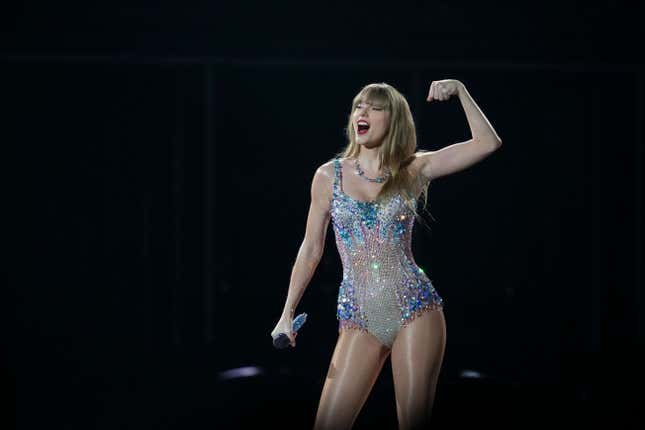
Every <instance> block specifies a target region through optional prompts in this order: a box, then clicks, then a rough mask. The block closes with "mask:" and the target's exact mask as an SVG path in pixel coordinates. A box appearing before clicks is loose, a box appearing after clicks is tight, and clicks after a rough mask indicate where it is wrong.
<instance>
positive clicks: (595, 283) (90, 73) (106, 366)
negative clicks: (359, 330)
mask: <svg viewBox="0 0 645 430" xmlns="http://www.w3.org/2000/svg"><path fill="white" fill-rule="evenodd" d="M220 6H221V5H220ZM256 6H257V7H258V8H259V10H255V11H254V13H253V14H245V13H243V12H244V10H243V9H242V7H241V6H231V5H228V6H227V7H226V8H224V9H223V10H222V9H218V7H217V5H210V6H208V5H206V4H202V5H201V6H200V8H195V9H194V10H188V9H186V10H183V11H181V12H180V11H178V10H174V9H173V10H171V9H170V8H169V7H166V6H163V7H161V9H156V8H153V7H152V6H140V7H136V8H135V7H129V8H126V7H123V8H119V7H117V6H116V5H113V6H111V7H107V6H105V7H104V9H101V8H99V9H93V10H89V9H86V8H83V7H79V8H76V9H70V10H71V11H72V12H73V13H72V14H71V15H64V14H63V13H62V11H61V10H58V9H57V10H56V11H54V10H53V9H51V10H47V9H46V8H44V7H43V9H40V12H39V13H36V11H37V10H38V9H30V8H29V7H27V6H24V7H23V8H22V9H20V8H17V9H16V11H15V15H14V18H15V20H14V21H13V23H14V25H13V26H12V27H11V28H9V30H8V31H9V35H10V37H8V38H7V39H5V40H4V42H3V46H4V51H3V52H4V55H3V57H2V60H3V61H2V75H3V79H2V93H3V104H4V105H5V109H4V110H5V112H6V117H5V118H6V121H7V124H6V125H7V127H5V132H4V134H5V137H4V139H3V141H4V142H5V145H6V147H7V148H8V149H9V153H10V155H14V154H15V155H16V159H17V160H19V161H20V162H21V163H20V164H14V163H12V162H10V163H9V166H8V167H10V168H9V169H8V172H10V177H9V178H8V180H7V182H6V184H7V185H8V188H9V195H10V196H12V197H15V204H11V205H10V208H11V209H13V213H14V214H15V215H16V218H15V220H16V221H17V222H16V223H15V224H13V223H12V224H10V225H9V226H8V228H9V231H8V233H9V236H10V237H12V238H15V239H16V241H14V242H12V244H15V245H12V248H11V249H10V254H11V255H10V259H9V260H8V262H9V269H10V270H9V273H10V277H9V280H10V283H9V284H10V286H11V288H10V290H9V291H10V294H11V299H12V300H11V302H13V304H14V312H13V313H12V315H15V318H12V319H11V321H10V323H11V331H10V333H9V337H8V339H9V343H8V356H7V357H8V362H7V363H8V366H7V369H8V372H7V377H8V381H9V383H10V384H11V385H12V386H14V387H15V394H16V397H15V399H16V403H15V406H16V408H15V411H16V419H17V428H41V427H42V426H43V425H45V424H46V425H47V426H48V427H49V428H101V429H103V428H105V429H107V428H138V429H140V428H207V427H208V428H212V427H213V426H218V425H219V426H222V427H223V428H241V427H242V426H243V425H245V424H251V423H254V422H256V421H260V422H264V423H266V424H272V425H275V423H277V422H279V420H280V418H279V417H280V415H279V413H278V411H277V410H276V409H275V408H280V407H289V408H292V409H291V413H290V418H289V419H288V420H287V421H286V422H284V423H283V424H282V425H284V426H287V427H289V426H291V427H293V428H307V427H310V426H311V424H313V418H314V415H315V411H316V409H315V408H316V406H317V401H318V397H319V395H320V390H321V389H322V384H323V382H324V376H325V374H326V371H327V366H328V364H329V359H330V358H331V354H332V351H333V346H334V343H335V339H336V335H337V331H336V320H335V305H336V303H335V300H336V294H337V288H338V287H337V286H338V283H339V282H340V277H341V267H340V260H339V257H338V253H337V251H336V249H335V244H334V238H333V232H332V231H331V228H330V230H329V231H328V235H327V243H326V247H325V254H324V257H323V259H322V260H321V262H320V265H319V267H318V269H317V271H316V273H315V275H314V278H313V279H312V281H311V283H310V285H309V287H308V289H307V290H306V292H305V295H304V297H303V299H302V301H301V304H300V306H299V308H298V311H299V312H300V311H305V312H307V313H308V314H309V318H310V320H309V322H308V323H307V326H306V329H304V330H303V333H302V334H301V336H299V338H298V346H297V348H296V349H293V350H288V351H276V350H274V349H273V347H272V345H271V339H270V335H269V333H270V331H271V330H272V328H273V326H274V325H275V323H276V321H277V318H278V317H279V315H280V312H281V310H282V306H283V304H284V299H285V298H286V290H287V287H288V281H289V276H290V273H291V268H292V264H293V262H294V259H295V255H296V253H297V250H298V247H299V246H300V241H301V240H302V236H303V233H304V226H305V221H306V215H307V209H308V204H309V189H310V184H311V178H312V176H313V172H314V171H315V169H316V167H317V166H319V165H320V164H322V163H323V162H325V161H327V160H328V159H329V158H330V157H331V156H332V155H333V153H335V152H337V151H338V150H339V149H340V148H342V147H343V145H344V143H345V141H344V134H343V127H344V126H345V122H346V116H347V113H348V109H349V103H350V102H351V98H352V97H353V95H354V94H355V93H356V92H357V91H358V89H360V87H361V86H362V85H364V84H366V83H369V82H377V81H378V82H381V81H384V82H388V83H390V84H392V85H394V86H395V87H397V88H398V89H399V90H400V91H401V92H403V93H404V95H405V96H406V97H407V98H408V100H409V102H410V105H411V107H412V109H413V114H414V117H415V121H416V124H417V127H418V133H419V148H422V149H431V150H434V149H438V148H440V147H442V146H445V145H447V144H450V143H454V142H457V141H463V140H466V139H468V138H469V137H470V135H469V130H468V124H467V122H466V119H465V116H464V115H463V111H462V109H461V106H460V104H459V101H458V100H457V99H451V100H450V101H448V102H444V103H440V102H437V103H432V104H427V103H426V102H425V97H426V93H427V91H428V87H429V84H430V82H431V81H432V80H438V79H445V78H455V79H459V80H461V81H462V82H464V83H465V84H466V86H467V88H468V90H469V92H470V93H471V95H472V96H473V97H474V99H475V100H476V102H477V103H478V104H479V106H480V107H481V108H482V110H483V111H484V113H485V114H486V115H487V117H488V119H489V120H490V121H491V123H492V124H493V126H494V127H495V129H496V131H497V132H498V134H499V135H500V137H501V138H502V139H503V141H504V146H503V147H502V148H501V149H500V150H499V151H498V152H496V153H494V154H493V155H492V156H491V157H490V158H488V159H486V160H485V161H484V162H482V163H480V164H478V165H476V166H474V167H472V168H470V169H468V170H466V171H463V172H460V173H458V174H455V175H452V176H449V177H444V178H440V179H439V180H437V181H436V182H433V184H432V185H431V187H430V200H429V208H430V212H431V213H432V216H433V218H434V220H431V219H430V218H429V217H426V218H427V220H428V221H429V222H430V226H431V229H430V230H428V229H425V228H424V227H423V226H421V225H416V226H415V234H414V238H413V250H414V253H415V256H416V260H417V262H418V263H419V265H420V266H421V267H423V268H424V269H425V271H426V273H428V274H429V276H430V278H431V279H432V280H433V282H434V284H435V286H436V288H437V290H438V292H439V293H440V294H441V295H442V297H443V298H444V301H445V302H446V308H445V314H446V319H447V326H448V344H447V350H446V357H445V362H444V367H443V370H442V375H441V380H440V385H439V388H438V395H437V396H438V397H437V407H436V412H435V414H436V416H435V418H434V419H435V420H436V422H437V423H439V424H441V426H440V427H445V426H448V425H450V426H453V425H457V424H474V423H479V424H482V423H485V424H491V425H497V426H502V427H504V426H507V427H508V428H515V427H517V426H519V425H522V426H525V425H527V421H529V422H528V424H529V425H530V424H531V423H535V424H542V423H549V422H551V420H552V419H553V418H554V417H555V416H556V415H557V414H558V413H562V414H563V419H564V420H565V422H568V423H571V424H574V423H576V424H580V423H591V422H595V421H598V420H599V419H602V420H606V422H608V423H609V422H615V421H616V420H619V421H621V423H622V424H621V428H626V427H627V426H629V425H635V426H636V425H637V424H636V423H637V421H638V419H639V417H638V414H637V405H638V404H639V403H640V402H641V401H642V398H640V397H639V394H638V393H637V391H636V389H637V388H638V387H639V386H640V384H641V383H642V370H640V368H639V365H640V364H641V363H642V359H643V350H642V346H643V323H642V318H641V314H640V306H641V304H640V300H641V291H642V290H641V288H642V287H641V285H642V280H641V264H642V231H641V217H642V211H641V208H642V199H641V195H640V193H641V191H642V162H643V151H642V144H643V122H642V119H643V69H642V54H640V55H641V56H636V57H635V56H634V55H635V54H634V53H635V52H636V51H633V50H632V49H631V48H633V47H635V46H637V44H638V43H639V39H638V37H639V36H640V35H639V33H638V32H635V31H634V30H630V29H629V27H628V25H627V24H629V23H630V22H631V21H632V20H634V19H636V18H635V14H636V13H637V12H642V7H640V6H635V5H631V4H627V3H625V4H621V5H614V6H610V5H609V4H605V5H601V6H595V8H594V7H592V6H588V9H577V8H575V7H573V6H571V8H570V9H568V8H564V9H562V8H561V9H560V12H559V14H556V15H549V14H547V13H546V12H544V11H543V10H542V9H540V10H539V11H538V10H537V9H536V10H532V9H530V8H528V7H526V9H522V10H515V11H512V10H511V11H509V10H505V11H504V12H503V14H502V17H503V18H506V19H508V21H505V22H506V23H507V27H506V29H507V30H506V31H501V30H500V28H501V27H500V26H496V27H493V28H494V30H491V31H490V32H485V31H484V29H485V28H486V27H485V26H484V24H482V23H481V22H479V21H477V20H475V19H474V18H475V12H476V11H475V10H473V9H464V10H467V11H468V12H462V14H461V15H459V17H461V19H462V21H463V23H466V22H470V23H471V24H472V26H471V27H468V30H465V29H464V28H462V27H459V26H456V25H455V26H453V27H451V26H449V25H448V24H447V23H446V21H445V20H443V21H442V22H443V23H442V24H438V25H436V26H430V27H427V28H425V29H423V30H412V29H410V28H409V27H408V26H405V25H403V24H402V23H401V21H400V20H399V21H396V22H398V24H397V26H395V27H394V28H396V29H398V30H400V31H399V33H398V34H399V36H397V37H398V38H388V37H386V35H383V34H381V33H377V34H376V35H374V34H373V33H371V31H370V29H371V28H372V27H370V26H362V25H359V26H357V27H352V26H351V25H350V26H349V27H348V28H345V29H342V30H339V31H338V32H336V33H334V32H332V31H331V27H330V28H328V32H327V33H325V35H326V37H327V39H323V38H322V37H321V36H320V34H319V33H317V32H316V31H314V30H315V29H317V28H319V27H318V26H321V27H320V28H322V26H323V24H317V25H316V26H315V27H314V28H310V27H307V26H305V25H304V24H302V21H301V20H298V19H297V18H298V17H300V16H301V15H299V13H303V12H304V11H302V10H299V9H297V10H290V11H291V12H290V13H292V15H290V16H291V17H292V18H293V20H292V21H291V20H287V18H285V17H284V15H283V14H281V13H280V12H281V11H282V12H284V10H281V9H279V7H278V10H269V9H265V8H266V6H262V5H259V4H258V5H256ZM222 7H223V6H222ZM447 7H448V6H445V5H444V9H441V8H440V9H439V10H440V11H442V12H440V13H444V14H446V13H447V15H446V16H447V17H453V18H454V15H450V14H449V13H448V12H449V11H447V10H446V9H445V8H447ZM358 10H359V9H358V7H356V9H350V11H354V12H357V11H358ZM428 10H431V9H427V6H426V5H425V4H424V3H420V2H417V3H415V4H413V5H411V6H410V9H407V10H405V11H401V10H400V9H398V8H395V9H394V11H395V12H394V14H395V16H394V17H391V18H397V16H398V15H397V14H402V16H403V15H405V16H406V17H410V20H411V22H412V23H414V24H415V25H417V28H418V27H419V26H421V21H422V20H421V18H419V14H422V13H425V12H427V11H428ZM584 10H586V12H584V13H583V12H581V11H584ZM477 11H478V12H481V13H483V11H482V10H479V9H478V10H477ZM496 11H498V10H497V9H490V10H487V11H485V12H486V14H484V15H482V16H485V17H488V19H489V20H491V21H490V22H498V23H499V22H501V21H502V17H499V15H496V14H495V12H496ZM126 12H127V13H126ZM261 12H263V13H265V14H269V15H268V16H267V19H259V18H258V14H261ZM371 13H373V12H371ZM542 13H544V15H543V14H542ZM581 13H582V15H583V16H586V18H585V19H582V18H580V14H581ZM603 13H604V15H603ZM326 14H331V12H330V11H327V12H326V13H322V12H321V13H320V14H319V15H318V17H319V18H325V17H326V16H327V15H326ZM531 14H533V18H536V17H543V18H548V19H549V21H548V23H549V24H550V27H549V28H548V29H547V28H542V27H539V28H538V27H531V26H528V27H522V26H521V25H520V24H519V23H520V22H522V19H520V17H526V16H528V15H531ZM585 14H586V15H585ZM70 16H71V17H76V18H77V19H74V20H72V19H71V18H70ZM209 16H210V17H212V18H213V20H214V21H208V20H207V18H206V17H209ZM303 16H304V15H303ZM338 16H340V17H341V18H339V19H340V23H343V24H348V23H347V22H345V20H348V19H349V18H347V16H346V15H344V14H339V15H338ZM574 16H575V17H578V20H573V21H571V20H569V21H567V19H565V18H571V17H574ZM603 16H604V17H605V18H607V19H609V21H603V20H602V19H601V18H602V17H603ZM188 17H192V18H190V19H188ZM227 17H229V18H230V19H229V18H227ZM81 18H82V19H81ZM143 18H146V19H145V21H144V20H143ZM269 18H271V19H269ZM400 18H401V19H402V17H400ZM235 19H239V20H240V22H244V28H246V29H247V30H248V31H247V32H246V33H244V32H243V30H242V29H240V28H238V27H235V26H233V25H232V24H231V22H233V21H235ZM139 20H140V21H139ZM495 20H499V21H495ZM269 21H271V22H273V24H275V27H274V32H273V33H270V32H269V33H266V31H267V30H269V28H268V27H269V24H268V22H269ZM212 22H218V23H219V25H213V26H212V28H211V24H212ZM430 22H435V21H433V20H430ZM531 22H532V21H531ZM601 22H609V23H610V24H611V25H612V26H613V27H612V28H613V29H614V30H615V31H614V32H613V33H612V36H611V37H610V36H608V34H609V32H608V31H607V30H604V29H603V27H599V24H598V23H601ZM54 23H58V25H59V26H60V25H61V24H62V23H66V24H67V25H66V26H62V27H60V28H66V30H65V31H62V32H57V31H52V30H53V29H54V28H59V27H58V26H56V25H54ZM153 23H156V25H158V26H159V28H157V29H156V31H153V30H152V29H153V28H154V25H155V24H153ZM287 23H289V24H290V25H292V26H293V27H291V28H292V30H293V31H294V33H293V34H292V35H291V36H290V34H289V33H288V32H287V31H286V30H285V28H286V27H285V25H286V24H287ZM340 23H339V24H337V25H340ZM47 24H49V26H48V25H47ZM90 24H93V25H90ZM117 24H118V25H117ZM173 24H176V26H173ZM349 24H351V23H349ZM453 24H455V23H454V22H453ZM527 25H528V24H527ZM509 26H510V27H509ZM251 27H252V30H253V31H251V30H250V28H251ZM378 28H381V27H378ZM211 30H212V34H211V33H209V32H210V31H211ZM354 30H356V32H358V33H359V34H357V35H354V34H352V33H354ZM477 30H481V33H477V32H476V31H477ZM298 32H299V33H298ZM630 32H632V33H630ZM266 34H272V37H264V35H266ZM297 34H300V35H301V36H302V37H296V35H297ZM126 35H130V36H131V37H132V39H131V41H132V42H133V43H132V45H126V44H125V40H126V37H125V36H126ZM576 35H577V36H576ZM211 36H212V37H211ZM344 36H347V40H343V37H344ZM352 36H361V37H357V39H358V41H353V39H351V37H352ZM504 36H506V37H504ZM509 36H512V37H509ZM574 36H575V37H574ZM178 37H180V38H181V40H179V39H178ZM375 41H377V42H378V43H375ZM527 42H530V43H527ZM617 42H622V43H617ZM428 46H429V47H430V48H431V49H428V50H427V54H423V48H426V47H428ZM435 46H436V48H435ZM357 47H358V51H357V53H356V52H354V51H353V49H357ZM612 47H613V48H612ZM529 48H531V49H529ZM14 225H16V226H18V225H20V226H21V228H14ZM16 257H17V258H16ZM14 258H15V260H14ZM14 261H15V263H14ZM13 269H15V270H13ZM245 366H249V367H250V368H252V369H255V371H256V372H258V373H257V374H256V375H255V376H250V377H248V378H239V379H232V380H228V379H224V378H223V377H222V375H223V373H222V372H224V371H226V370H228V369H233V368H240V367H245ZM467 370H473V371H476V372H480V373H481V374H483V376H484V377H483V378H477V379H473V378H468V377H467V374H464V371H467ZM389 372H390V369H389V367H388V365H386V367H385V368H384V371H383V373H382V375H381V377H380V378H379V381H378V383H377V385H376V386H375V389H374V391H373V393H372V395H371V396H370V398H369V399H368V402H367V403H366V405H365V408H364V410H363V412H361V415H360V416H359V420H358V421H357V426H356V427H357V428H375V427H376V426H377V425H379V426H383V427H384V428H396V412H395V408H394V393H393V387H392V380H391V374H390V373H389ZM617 417H619V418H617ZM388 426H389V427H388Z"/></svg>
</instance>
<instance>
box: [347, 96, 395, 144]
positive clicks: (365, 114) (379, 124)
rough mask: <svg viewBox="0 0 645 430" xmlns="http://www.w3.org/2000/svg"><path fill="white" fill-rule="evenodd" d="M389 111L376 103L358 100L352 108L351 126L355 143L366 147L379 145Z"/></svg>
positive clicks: (383, 134)
mask: <svg viewBox="0 0 645 430" xmlns="http://www.w3.org/2000/svg"><path fill="white" fill-rule="evenodd" d="M388 125H389V113H388V112H387V111H386V110H385V109H384V107H383V106H381V105H379V104H377V103H371V102H366V101H360V102H359V103H358V104H357V105H356V107H355V108H354V113H353V118H352V126H353V127H354V133H355V136H356V143H357V144H359V145H364V146H366V147H368V148H373V147H376V146H379V145H380V144H381V143H383V138H384V137H385V135H386V134H387V129H388Z"/></svg>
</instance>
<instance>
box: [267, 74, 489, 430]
mask: <svg viewBox="0 0 645 430" xmlns="http://www.w3.org/2000/svg"><path fill="white" fill-rule="evenodd" d="M453 95H456V96H458V97H459V100H460V102H461V105H462V107H463V109H464V112H465V114H466V117H467V120H468V124H469V126H470V129H471V132H472V136H473V138H472V139H469V140H468V141H465V142H460V143H455V144H452V145H449V146H446V147H443V148H441V149H440V150H438V151H432V152H427V153H417V154H415V156H416V158H415V159H414V161H413V162H412V163H411V164H410V165H409V168H410V169H411V171H412V172H413V173H414V174H416V175H423V176H425V177H426V178H430V179H437V178H439V177H442V176H447V175H450V174H452V173H455V172H458V171H461V170H463V169H466V168H468V167H470V166H472V165H473V164H475V163H477V162H479V161H481V160H483V159H484V158H485V157H487V156H488V155H490V154H491V153H492V152H494V151H495V150H496V149H498V148H499V147H500V146H501V140H500V139H499V137H498V136H497V134H496V133H495V131H494V130H493V128H492V126H491V125H490V123H489V122H488V120H487V119H486V117H485V116H484V114H483V113H482V112H481V110H480V109H479V107H478V106H477V105H476V104H475V102H474V100H473V99H472V98H471V97H470V95H469V94H468V92H467V91H466V89H465V87H464V85H463V84H462V83H461V82H459V81H456V80H452V79H446V80H442V81H433V82H432V84H431V86H430V90H429V93H428V97H427V101H428V102H433V101H435V100H441V101H443V100H447V99H449V98H450V97H451V96H453ZM360 119H366V120H368V122H369V123H370V130H369V131H368V133H367V134H365V135H358V134H357V140H356V142H357V143H358V144H359V145H360V153H359V155H358V159H359V162H360V164H361V168H362V169H363V170H364V171H365V174H366V175H368V176H369V177H376V176H378V175H380V174H381V173H382V172H379V171H377V170H376V166H377V165H378V164H377V158H376V156H377V154H378V152H377V151H378V147H379V145H381V144H382V141H383V137H384V136H385V135H386V133H387V129H388V126H389V117H388V113H387V112H386V111H384V110H379V109H378V106H373V105H370V104H367V103H365V104H362V105H359V106H358V107H357V109H355V111H354V113H353V126H354V127H355V131H357V122H358V121H359V120H360ZM341 168H342V169H343V191H344V192H345V193H346V194H348V195H350V196H351V197H353V198H356V199H358V200H363V201H368V200H373V199H374V198H375V197H376V195H377V194H378V192H379V190H380V187H382V186H383V185H382V184H378V183H373V182H369V181H365V180H364V179H362V178H358V177H357V176H356V175H355V174H354V173H353V166H352V165H351V163H350V162H349V161H348V160H342V162H341ZM333 178H334V167H333V164H332V162H328V163H325V164H323V165H321V166H319V167H318V169H317V170H316V172H315V173H314V177H313V180H312V184H311V204H310V207H309V214H308V217H307V225H306V231H305V237H304V240H303V242H302V245H301V247H300V249H299V251H298V256H297V258H296V263H295V264H294V268H293V272H292V276H291V281H290V287H289V293H288V295H287V301H286V304H285V308H284V311H283V314H282V316H281V318H280V321H279V322H278V324H277V325H276V327H275V328H274V330H273V332H272V336H273V335H275V334H276V333H278V332H285V333H288V334H289V335H290V340H291V345H292V346H295V336H294V335H293V333H291V332H290V321H291V318H293V314H294V308H295V305H297V303H299V301H300V298H301V297H302V294H303V292H304V289H305V288H306V285H307V284H308V283H309V280H310V279H311V277H312V276H313V273H314V271H315V269H316V267H317V265H318V263H319V261H320V258H321V257H322V253H323V248H324V243H325V236H326V233H327V230H328V225H329V221H330V216H331V215H330V211H329V210H330V203H331V199H332V186H333ZM445 346H446V323H445V318H444V314H443V311H442V310H441V309H437V310H433V311H430V312H425V313H424V314H422V315H421V316H419V317H418V318H416V319H414V320H413V321H411V322H410V323H409V324H408V325H407V326H405V327H402V328H401V331H400V332H399V335H398V336H397V338H396V340H395V342H394V344H393V345H392V349H389V348H387V347H386V346H384V345H382V344H381V343H380V342H379V341H378V340H377V339H376V338H375V337H374V336H373V335H372V334H370V333H366V332H363V331H360V330H341V331H340V333H339V336H338V340H337V343H336V347H335V349H334V353H333V356H332V359H331V363H330V365H329V369H328V372H327V377H326V379H325V383H324V386H323V389H322V393H321V397H320V402H319V405H318V410H317V413H316V419H315V423H314V430H322V429H334V430H339V429H350V428H351V427H352V425H353V424H354V422H355V420H356V418H357V416H358V414H359V412H360V410H361V409H362V407H363V405H364V403H365V401H366V400H367V397H368V396H369V393H370V391H371V389H372V387H373V385H374V383H375V382H376V379H377V377H378V375H379V374H380V371H381V369H382V367H383V364H384V363H385V360H386V359H387V358H388V357H391V360H392V374H393V380H394V390H395V397H396V409H397V416H398V420H399V428H400V429H401V430H412V429H417V428H425V427H426V426H427V424H428V422H429V420H430V414H431V411H432V406H433V404H434V398H435V392H436V385H437V380H438V377H439V373H440V369H441V364H442V361H443V356H444V352H445Z"/></svg>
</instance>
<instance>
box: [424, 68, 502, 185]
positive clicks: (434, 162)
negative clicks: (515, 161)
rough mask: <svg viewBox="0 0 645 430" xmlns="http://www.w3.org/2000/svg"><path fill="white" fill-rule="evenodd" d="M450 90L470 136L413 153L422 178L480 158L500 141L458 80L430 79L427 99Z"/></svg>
mask: <svg viewBox="0 0 645 430" xmlns="http://www.w3.org/2000/svg"><path fill="white" fill-rule="evenodd" d="M454 94H457V95H458V96H459V100H460V101H461V105H462V107H463V109H464V112H465V114H466V119H467V120H468V125H469V126H470V132H471V134H472V136H473V137H472V138H471V139H469V140H467V141H465V142H459V143H455V144H452V145H449V146H446V147H443V148H441V149H439V150H438V151H427V152H419V153H417V154H416V157H417V158H416V160H415V162H417V163H418V164H419V169H420V170H419V171H420V173H421V174H422V175H423V176H425V177H426V178H431V179H436V178H438V177H440V176H445V175H449V174H451V173H455V172H458V171H460V170H463V169H466V168H468V167H470V166H472V165H473V164H475V163H478V162H480V161H481V160H483V159H484V158H486V157H487V156H489V155H490V154H491V153H492V152H494V151H495V150H497V149H498V148H499V147H500V146H501V145H502V139H500V138H499V136H498V135H497V133H496V132H495V130H494V129H493V127H492V125H491V124H490V122H489V121H488V119H486V116H484V113H483V112H482V111H481V110H480V109H479V106H477V104H476V103H475V101H474V100H473V98H472V97H471V96H470V94H469V93H468V91H467V90H466V87H465V86H464V84H463V83H461V82H460V81H457V80H454V79H444V80H442V81H433V82H432V84H431V85H430V92H429V94H428V98H427V100H428V102H432V101H433V100H448V99H449V98H450V96H452V95H454Z"/></svg>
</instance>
